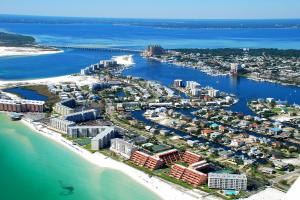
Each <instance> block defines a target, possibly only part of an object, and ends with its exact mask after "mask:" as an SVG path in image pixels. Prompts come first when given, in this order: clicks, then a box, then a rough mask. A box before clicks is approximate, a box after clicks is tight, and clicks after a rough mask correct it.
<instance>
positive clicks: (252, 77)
mask: <svg viewBox="0 0 300 200" xmlns="http://www.w3.org/2000/svg"><path fill="white" fill-rule="evenodd" d="M143 58H146V59H147V57H143ZM148 59H152V60H155V61H158V62H160V63H167V64H172V65H175V66H176V67H182V68H189V69H195V70H198V71H200V72H202V73H204V74H206V75H209V76H214V77H219V76H230V74H229V73H222V72H216V73H214V72H211V71H207V70H204V69H201V68H198V67H197V66H193V65H186V64H181V63H172V62H164V61H163V60H162V59H159V58H155V57H150V58H148ZM239 77H242V78H246V79H248V80H252V81H255V82H267V83H273V84H278V85H281V86H293V87H296V88H300V85H299V84H296V83H285V82H281V81H277V80H272V79H262V78H258V77H254V76H251V75H245V76H242V75H241V76H239Z"/></svg>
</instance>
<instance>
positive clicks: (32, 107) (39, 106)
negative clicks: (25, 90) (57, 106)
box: [0, 99, 45, 112]
mask: <svg viewBox="0 0 300 200" xmlns="http://www.w3.org/2000/svg"><path fill="white" fill-rule="evenodd" d="M44 105H45V102H44V101H34V100H25V99H23V100H6V99H0V111H7V112H43V111H44Z"/></svg>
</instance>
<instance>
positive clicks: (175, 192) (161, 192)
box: [21, 119, 221, 200]
mask: <svg viewBox="0 0 300 200" xmlns="http://www.w3.org/2000/svg"><path fill="white" fill-rule="evenodd" d="M21 121H22V123H24V124H25V125H26V126H28V127H29V128H31V129H32V130H34V131H35V132H37V133H39V134H41V135H43V136H46V137H47V138H50V139H52V140H54V141H55V142H57V143H60V144H62V145H63V146H65V147H66V148H68V149H69V150H71V151H73V152H74V153H76V154H78V155H79V156H81V157H82V158H84V159H85V160H87V161H89V162H91V163H93V164H95V165H97V166H99V167H104V168H110V169H114V170H118V171H121V172H123V173H124V174H126V175H127V176H130V177H131V178H132V179H134V180H135V181H137V182H138V183H140V184H142V185H143V186H145V187H146V188H148V189H149V190H151V191H152V192H154V193H156V194H157V195H158V196H160V198H161V199H163V200H199V199H200V200H219V199H220V200H221V198H219V197H215V196H212V195H210V194H208V193H205V192H202V191H200V190H188V189H185V188H183V187H181V186H178V185H175V184H172V183H168V182H166V181H164V180H161V179H159V178H157V177H149V176H148V175H147V174H146V173H144V172H142V171H139V170H137V169H135V168H133V167H130V166H128V165H126V164H124V163H122V162H118V161H115V160H113V159H111V158H109V157H106V156H104V155H102V154H100V153H94V154H92V153H90V152H89V151H87V150H85V149H83V148H81V147H79V146H77V145H74V144H73V143H72V142H70V141H68V140H67V139H65V138H63V137H62V136H61V135H60V134H59V133H56V132H54V131H51V130H49V129H47V128H46V127H43V126H42V125H40V124H38V123H36V124H34V123H30V122H28V121H26V120H24V119H22V120H21Z"/></svg>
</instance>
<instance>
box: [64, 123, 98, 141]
mask: <svg viewBox="0 0 300 200" xmlns="http://www.w3.org/2000/svg"><path fill="white" fill-rule="evenodd" d="M102 131H103V126H71V127H69V128H68V135H69V136H70V137H73V138H77V137H95V136H97V135H98V134H100V133H101V132H102Z"/></svg>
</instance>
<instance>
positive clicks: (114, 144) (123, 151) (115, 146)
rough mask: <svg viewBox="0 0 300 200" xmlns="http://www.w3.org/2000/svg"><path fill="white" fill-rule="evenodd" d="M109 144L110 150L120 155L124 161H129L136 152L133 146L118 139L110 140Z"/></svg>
mask: <svg viewBox="0 0 300 200" xmlns="http://www.w3.org/2000/svg"><path fill="white" fill-rule="evenodd" d="M110 142H111V145H110V150H111V151H113V152H115V153H117V154H120V155H121V156H123V157H124V158H126V159H130V157H131V155H132V153H133V152H134V151H136V150H137V147H136V146H135V145H134V144H132V143H130V142H128V141H125V140H123V139H120V138H115V139H112V140H111V141H110Z"/></svg>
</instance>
